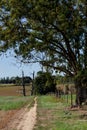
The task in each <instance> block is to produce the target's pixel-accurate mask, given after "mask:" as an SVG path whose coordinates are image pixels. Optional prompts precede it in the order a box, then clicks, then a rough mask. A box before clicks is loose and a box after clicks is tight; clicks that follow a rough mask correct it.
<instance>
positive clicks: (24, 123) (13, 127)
mask: <svg viewBox="0 0 87 130" xmlns="http://www.w3.org/2000/svg"><path fill="white" fill-rule="evenodd" d="M34 101H35V103H34V106H33V107H31V108H30V109H29V108H28V106H29V105H27V106H26V107H25V108H23V109H21V110H19V111H18V112H17V113H16V114H14V116H13V117H12V118H11V120H10V121H9V122H8V123H7V124H6V126H5V128H3V129H1V130H33V128H34V125H35V123H36V110H37V98H35V99H34Z"/></svg>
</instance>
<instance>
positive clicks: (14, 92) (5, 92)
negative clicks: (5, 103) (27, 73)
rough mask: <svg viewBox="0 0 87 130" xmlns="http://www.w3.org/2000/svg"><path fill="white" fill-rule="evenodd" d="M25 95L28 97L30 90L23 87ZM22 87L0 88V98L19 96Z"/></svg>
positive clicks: (27, 87)
mask: <svg viewBox="0 0 87 130" xmlns="http://www.w3.org/2000/svg"><path fill="white" fill-rule="evenodd" d="M25 89H26V95H30V91H31V88H30V87H29V86H26V87H25ZM21 95H23V93H22V86H3V87H0V96H21Z"/></svg>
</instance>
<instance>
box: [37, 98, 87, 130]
mask: <svg viewBox="0 0 87 130" xmlns="http://www.w3.org/2000/svg"><path fill="white" fill-rule="evenodd" d="M69 102H70V101H69ZM69 105H70V104H67V103H66V100H63V99H57V98H55V97H53V96H40V97H38V109H37V113H38V114H37V124H36V126H35V130H86V129H87V120H85V119H82V118H80V116H81V114H82V113H80V112H79V111H70V110H69V109H68V107H69Z"/></svg>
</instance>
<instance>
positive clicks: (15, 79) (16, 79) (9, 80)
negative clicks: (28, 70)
mask: <svg viewBox="0 0 87 130" xmlns="http://www.w3.org/2000/svg"><path fill="white" fill-rule="evenodd" d="M22 79H23V78H22V77H18V76H17V77H11V78H9V77H6V78H5V77H4V78H1V79H0V84H16V85H21V84H22ZM31 81H32V79H31V77H28V76H26V77H24V82H25V83H30V82H31Z"/></svg>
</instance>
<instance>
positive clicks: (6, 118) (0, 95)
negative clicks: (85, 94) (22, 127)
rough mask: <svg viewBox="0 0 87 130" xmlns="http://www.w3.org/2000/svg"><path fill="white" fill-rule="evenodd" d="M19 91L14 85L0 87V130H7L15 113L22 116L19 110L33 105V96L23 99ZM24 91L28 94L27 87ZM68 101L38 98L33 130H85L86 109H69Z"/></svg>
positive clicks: (46, 96) (65, 99)
mask: <svg viewBox="0 0 87 130" xmlns="http://www.w3.org/2000/svg"><path fill="white" fill-rule="evenodd" d="M19 90H20V86H14V85H11V86H9V85H7V86H1V87H0V115H1V116H0V129H1V130H2V128H4V127H5V126H6V125H8V128H9V124H8V123H9V122H10V121H11V119H13V118H12V117H14V115H15V114H16V119H17V117H18V115H17V113H18V112H20V114H22V113H21V110H22V112H23V111H24V108H25V107H26V106H27V105H28V104H30V106H29V109H30V108H31V107H32V106H33V105H34V102H33V101H34V96H26V97H23V96H22V93H18V91H19ZM26 90H28V91H27V92H29V90H30V89H29V87H28V86H27V87H26ZM28 94H29V93H28ZM68 100H69V101H68V102H67V96H65V95H64V97H62V98H57V97H55V95H45V96H38V97H37V119H36V120H37V121H36V125H35V127H34V130H46V129H47V130H86V129H87V123H86V122H87V107H86V106H84V107H82V108H75V109H72V108H71V107H70V103H71V101H70V96H69V97H68ZM12 122H13V121H12ZM13 123H14V122H13ZM12 125H13V124H12ZM3 130H5V129H3ZM8 130H9V129H8ZM12 130H13V129H12ZM15 130H17V129H15Z"/></svg>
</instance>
